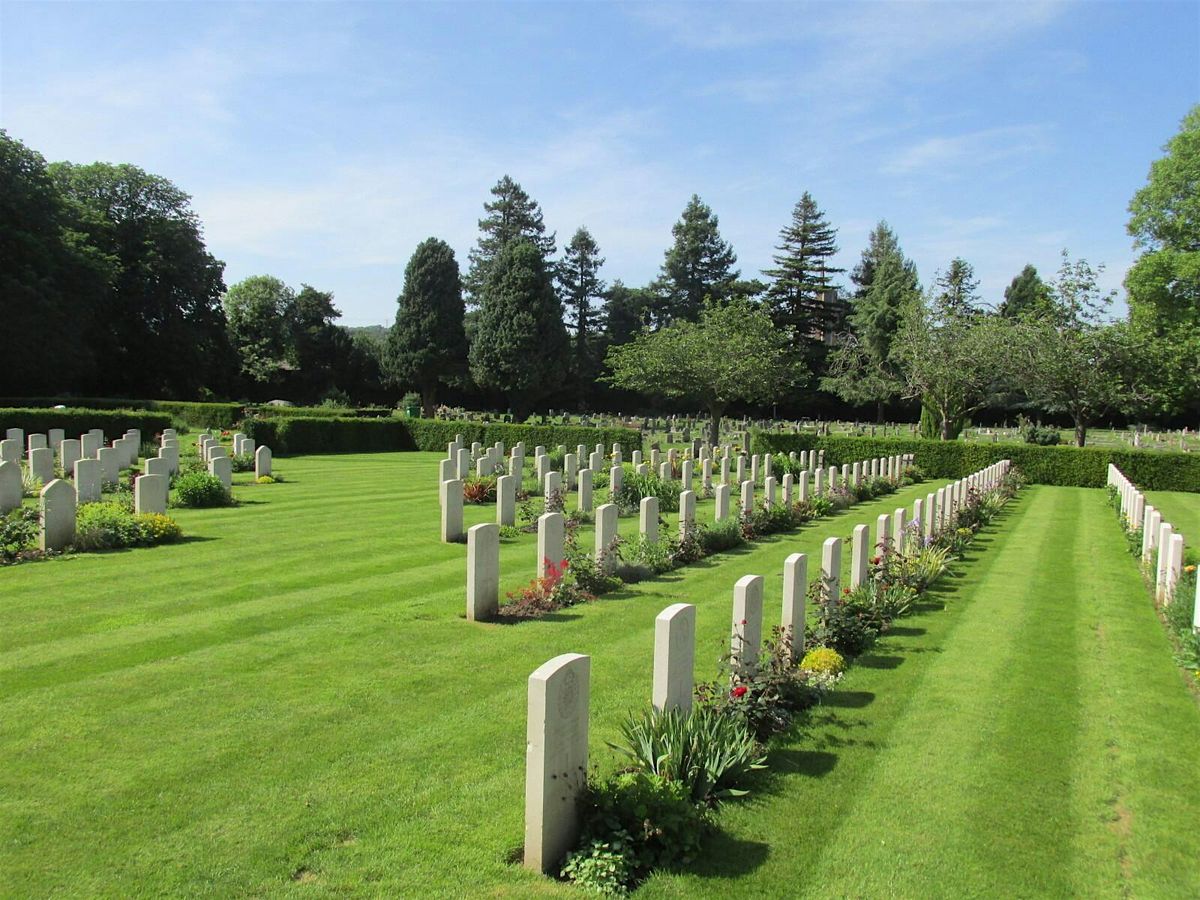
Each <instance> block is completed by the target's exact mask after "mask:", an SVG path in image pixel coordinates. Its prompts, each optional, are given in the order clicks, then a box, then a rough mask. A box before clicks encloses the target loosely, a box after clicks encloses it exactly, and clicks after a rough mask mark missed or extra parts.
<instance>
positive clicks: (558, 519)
mask: <svg viewBox="0 0 1200 900" xmlns="http://www.w3.org/2000/svg"><path fill="white" fill-rule="evenodd" d="M565 532H566V519H565V518H564V517H563V514H562V513H543V514H542V515H540V516H538V533H537V553H538V560H537V577H538V578H545V577H546V572H547V569H548V567H549V566H554V567H555V568H558V566H559V564H560V563H561V562H562V559H563V540H564V537H565Z"/></svg>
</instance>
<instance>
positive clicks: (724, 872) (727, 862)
mask: <svg viewBox="0 0 1200 900" xmlns="http://www.w3.org/2000/svg"><path fill="white" fill-rule="evenodd" d="M770 854H771V848H770V846H769V845H768V844H765V843H763V842H762V841H744V840H741V839H739V838H735V837H733V836H732V835H730V834H726V833H725V832H724V831H720V830H713V831H711V832H709V834H708V835H707V836H706V837H705V839H704V844H703V852H702V853H701V855H700V858H699V859H697V860H696V861H695V862H693V863H692V864H691V865H690V866H688V867H687V869H686V871H687V872H688V874H690V875H697V876H699V877H700V878H737V877H739V876H741V875H749V874H750V873H751V872H753V871H754V870H755V869H757V868H758V867H759V866H761V865H762V864H763V863H765V862H766V861H767V857H768V856H770Z"/></svg>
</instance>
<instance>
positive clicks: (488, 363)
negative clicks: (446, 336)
mask: <svg viewBox="0 0 1200 900" xmlns="http://www.w3.org/2000/svg"><path fill="white" fill-rule="evenodd" d="M566 352H567V331H566V328H565V327H563V309H562V303H561V302H560V301H559V299H558V295H557V294H556V293H555V291H554V282H553V278H552V276H551V274H550V272H549V270H548V269H547V266H546V260H545V258H544V256H543V255H542V251H541V248H539V247H538V246H537V245H536V244H534V243H532V242H530V241H524V240H521V241H515V242H510V243H509V244H507V245H506V246H505V247H504V248H503V249H502V250H501V251H500V253H499V255H498V256H497V257H496V259H495V261H494V262H493V263H492V265H491V266H490V267H489V271H488V278H487V281H486V282H485V283H484V286H483V291H482V293H481V296H480V303H479V317H478V321H477V323H476V328H475V338H474V341H473V342H472V344H471V350H470V362H471V375H472V376H473V377H474V379H475V381H476V382H477V383H478V384H479V385H480V386H482V387H485V388H493V389H495V390H499V391H501V392H503V393H504V394H506V395H507V396H508V400H509V405H510V407H511V408H512V411H513V415H514V416H515V417H516V418H517V420H518V421H523V420H524V419H525V418H526V417H527V416H528V415H529V413H530V412H531V411H532V410H533V409H534V407H535V406H536V404H537V402H538V401H539V400H540V399H542V398H543V397H545V396H546V394H548V393H550V392H551V391H552V390H553V389H555V388H556V387H559V386H560V385H561V383H562V375H563V369H564V367H565V364H566Z"/></svg>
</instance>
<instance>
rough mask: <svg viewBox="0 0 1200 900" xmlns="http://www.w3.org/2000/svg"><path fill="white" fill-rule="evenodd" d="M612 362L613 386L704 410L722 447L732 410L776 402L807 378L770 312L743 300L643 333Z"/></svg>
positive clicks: (617, 350)
mask: <svg viewBox="0 0 1200 900" xmlns="http://www.w3.org/2000/svg"><path fill="white" fill-rule="evenodd" d="M607 362H608V366H609V368H610V369H611V370H612V375H611V376H609V377H608V378H607V380H608V381H611V382H612V383H613V384H615V385H617V386H618V387H623V388H627V389H629V390H634V391H641V392H643V393H646V394H659V395H662V396H666V397H671V398H678V399H683V400H691V401H694V402H696V403H699V404H701V405H702V406H704V407H705V408H706V409H707V410H708V413H709V416H710V432H709V437H710V440H712V442H713V443H714V444H716V443H718V440H717V437H718V433H719V428H720V421H721V416H722V415H723V414H724V412H725V410H726V409H727V408H728V407H729V404H731V403H733V402H735V401H738V400H746V401H769V400H771V399H773V398H774V397H775V396H776V395H777V393H778V392H779V391H780V390H783V389H784V388H786V387H788V386H789V385H791V384H793V383H794V382H795V380H796V379H797V378H799V377H800V376H801V375H802V374H803V372H804V369H803V366H802V365H801V364H799V363H798V362H796V361H795V360H793V359H792V358H791V357H790V356H789V344H788V337H787V335H786V334H784V333H782V332H780V331H778V330H777V329H776V328H775V326H774V324H773V323H772V322H771V317H770V316H769V315H767V313H766V312H765V311H764V310H762V309H761V308H759V307H755V306H752V305H750V304H749V303H746V302H743V301H731V302H729V303H726V304H718V303H711V302H710V303H707V304H706V305H705V306H704V310H703V314H702V316H701V318H700V321H699V322H691V321H684V320H679V321H676V322H674V323H672V324H671V325H668V326H667V327H665V328H662V329H660V330H658V331H653V332H650V331H647V332H643V333H641V334H639V335H638V336H637V337H636V338H634V339H633V341H631V342H630V343H628V344H623V345H621V346H619V347H613V348H611V349H610V350H609V352H608V358H607Z"/></svg>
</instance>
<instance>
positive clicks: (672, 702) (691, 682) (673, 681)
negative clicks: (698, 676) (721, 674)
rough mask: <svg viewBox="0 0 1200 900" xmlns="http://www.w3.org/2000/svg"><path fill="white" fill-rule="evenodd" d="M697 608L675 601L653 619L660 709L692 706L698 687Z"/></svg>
mask: <svg viewBox="0 0 1200 900" xmlns="http://www.w3.org/2000/svg"><path fill="white" fill-rule="evenodd" d="M695 659H696V607H695V606H693V605H692V604H690V603H675V604H673V605H671V606H668V607H667V608H666V609H664V610H663V611H662V612H660V613H659V614H658V617H657V618H656V619H655V620H654V688H653V692H652V697H651V702H652V703H653V704H654V708H655V709H658V710H662V711H665V710H671V709H681V710H685V711H686V710H688V709H691V707H692V691H693V689H694V688H695V676H694V672H695Z"/></svg>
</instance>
